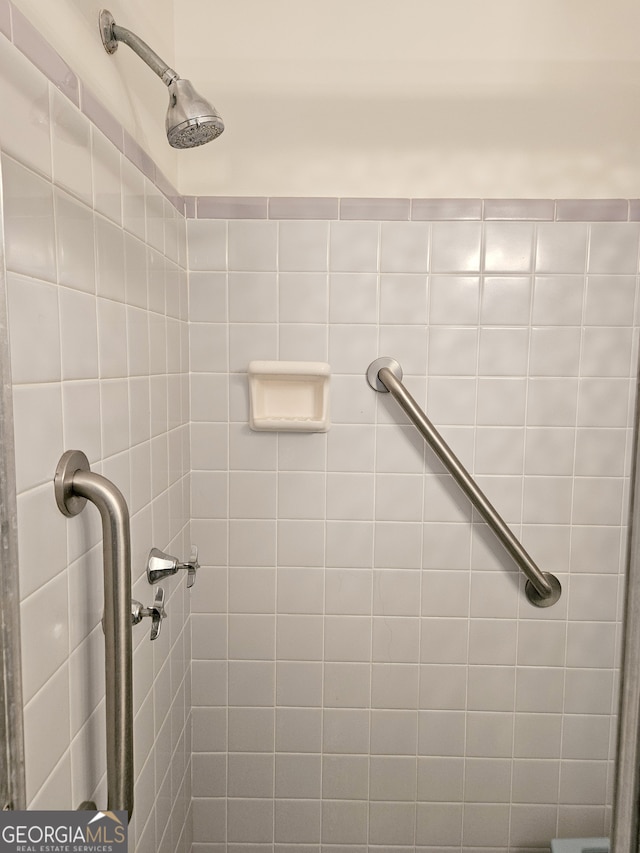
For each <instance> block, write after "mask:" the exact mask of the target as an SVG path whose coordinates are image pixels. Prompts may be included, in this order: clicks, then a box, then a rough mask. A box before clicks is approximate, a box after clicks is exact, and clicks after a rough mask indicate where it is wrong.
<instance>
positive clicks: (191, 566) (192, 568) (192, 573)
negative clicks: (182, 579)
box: [178, 545, 200, 589]
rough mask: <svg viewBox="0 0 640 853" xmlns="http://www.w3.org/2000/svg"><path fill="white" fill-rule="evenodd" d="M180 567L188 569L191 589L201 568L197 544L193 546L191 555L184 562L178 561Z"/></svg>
mask: <svg viewBox="0 0 640 853" xmlns="http://www.w3.org/2000/svg"><path fill="white" fill-rule="evenodd" d="M178 568H179V569H186V570H187V589H190V588H191V587H192V586H193V585H194V583H195V582H196V572H197V571H198V569H199V568H200V563H199V562H198V546H197V545H192V546H191V557H190V558H189V559H188V560H187V561H186V562H184V563H178Z"/></svg>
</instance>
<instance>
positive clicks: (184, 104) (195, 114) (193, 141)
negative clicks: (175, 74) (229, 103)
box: [166, 78, 224, 148]
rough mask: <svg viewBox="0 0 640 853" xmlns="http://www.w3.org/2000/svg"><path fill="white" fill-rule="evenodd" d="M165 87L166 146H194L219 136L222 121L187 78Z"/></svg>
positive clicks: (172, 82) (222, 125)
mask: <svg viewBox="0 0 640 853" xmlns="http://www.w3.org/2000/svg"><path fill="white" fill-rule="evenodd" d="M168 88H169V109H168V110H167V121H166V127H167V139H168V140H169V145H171V146H172V147H173V148H195V147H197V146H198V145H204V144H205V143H206V142H210V141H211V140H212V139H215V138H216V137H217V136H220V134H221V133H222V131H223V130H224V122H223V121H222V119H221V118H220V116H219V115H218V112H217V110H216V109H215V108H214V107H212V106H211V104H210V103H209V102H208V101H205V99H204V98H203V97H201V96H200V95H198V93H197V92H196V90H195V89H194V88H193V86H192V85H191V83H190V82H189V81H188V80H181V79H180V78H178V79H176V80H172V81H171V83H169V87H168Z"/></svg>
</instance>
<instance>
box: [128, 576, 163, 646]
mask: <svg viewBox="0 0 640 853" xmlns="http://www.w3.org/2000/svg"><path fill="white" fill-rule="evenodd" d="M145 616H150V617H151V634H150V639H151V640H157V639H158V636H159V634H160V628H161V627H162V620H163V619H166V618H167V612H166V610H165V609H164V589H163V588H162V587H161V586H159V587H158V589H157V590H156V595H155V598H154V599H153V604H152V605H151V607H145V606H144V605H143V604H140V602H139V601H135V600H133V601H132V602H131V624H132V625H137V624H138V623H139V622H142V620H143V619H144V618H145Z"/></svg>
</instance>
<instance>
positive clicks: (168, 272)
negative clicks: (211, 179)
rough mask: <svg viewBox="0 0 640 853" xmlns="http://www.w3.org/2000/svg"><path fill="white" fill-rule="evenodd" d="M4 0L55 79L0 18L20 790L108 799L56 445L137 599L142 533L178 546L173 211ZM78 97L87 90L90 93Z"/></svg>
mask: <svg viewBox="0 0 640 853" xmlns="http://www.w3.org/2000/svg"><path fill="white" fill-rule="evenodd" d="M7 8H8V7H6V5H5V4H2V5H1V7H0V29H3V30H4V31H5V32H8V33H9V34H10V32H11V30H10V28H9V30H7V28H6V24H7V21H6V20H5V12H6V11H7ZM11 11H12V13H13V20H12V22H13V35H14V39H15V40H16V43H18V42H19V41H20V39H22V42H21V43H23V46H24V43H25V42H26V44H27V45H29V44H31V45H33V44H35V46H36V48H37V56H38V62H39V64H40V65H46V66H47V67H48V71H49V74H48V76H49V77H54V78H55V77H56V76H58V78H59V80H58V81H57V82H59V81H64V85H60V87H57V86H54V85H53V84H52V83H51V82H50V80H49V79H47V77H45V76H44V75H43V74H42V73H41V72H40V71H39V70H37V69H36V68H35V67H34V66H33V65H32V64H31V63H30V62H29V61H28V60H27V59H26V58H25V56H24V55H23V54H22V53H21V52H20V51H19V50H18V49H16V47H14V46H13V45H12V44H11V42H10V41H9V40H7V39H6V38H5V37H4V36H2V35H0V93H1V96H2V103H3V105H4V109H5V110H6V113H5V120H4V121H3V124H2V128H1V129H0V149H1V152H2V192H3V212H4V245H5V260H6V272H7V292H8V307H9V321H10V348H11V361H12V379H13V385H14V397H13V401H14V417H15V444H16V463H17V489H18V536H19V560H20V591H21V597H22V604H21V620H22V656H23V684H24V700H25V707H24V719H25V737H26V784H27V804H28V807H29V808H30V809H75V808H77V807H78V806H79V805H80V803H81V802H82V801H83V800H88V799H94V800H95V801H96V802H97V804H98V807H102V808H105V807H106V805H107V795H106V783H105V771H106V767H105V762H106V759H105V707H104V687H103V685H104V652H103V649H104V641H103V635H102V628H101V624H100V622H101V618H102V602H103V589H102V586H103V584H102V532H101V526H100V521H99V515H98V513H97V510H96V509H95V508H94V507H92V506H91V505H88V506H87V507H86V508H85V510H84V511H83V512H82V513H81V515H79V516H77V517H75V518H72V519H66V518H65V517H63V516H62V514H61V513H60V512H59V511H58V509H57V507H56V503H55V499H54V493H53V475H54V472H55V469H56V465H57V462H58V459H59V458H60V456H61V454H62V453H63V451H64V450H70V449H78V450H82V451H84V452H85V453H86V454H87V456H88V458H89V461H90V463H91V467H92V470H94V471H96V472H98V473H102V474H104V475H105V476H106V477H109V478H110V479H111V480H113V481H114V482H115V484H116V485H117V486H118V487H119V488H120V490H121V491H122V492H123V494H124V495H125V497H126V499H127V502H128V505H129V508H130V511H131V515H132V519H131V532H132V550H133V566H132V576H133V577H132V579H133V594H134V597H135V598H137V599H139V600H140V601H142V603H143V604H146V605H149V604H151V603H152V599H153V595H154V591H155V589H154V588H152V587H151V586H149V585H148V584H147V582H146V578H145V577H144V575H143V573H144V570H145V565H146V556H147V554H148V551H149V549H150V548H151V547H152V546H153V545H155V546H157V547H159V548H162V549H168V550H170V551H173V552H174V553H176V554H177V555H178V556H180V557H182V556H183V555H185V554H188V553H189V429H188V373H187V371H188V336H187V277H186V270H185V266H186V230H185V222H184V217H183V216H182V214H181V213H178V211H177V210H176V209H175V208H174V207H173V206H172V205H171V204H169V202H168V201H167V200H166V198H165V197H164V196H163V195H162V194H161V193H160V192H159V191H158V189H157V188H156V187H155V186H154V185H153V184H152V183H151V181H150V180H149V179H148V178H147V177H145V175H144V174H143V173H142V172H141V171H139V169H138V168H137V167H136V166H134V165H133V163H132V162H130V160H129V159H127V158H125V157H124V156H123V155H122V154H121V153H120V151H119V150H118V149H117V148H116V147H115V146H114V145H113V144H112V142H111V141H110V140H109V139H107V137H106V136H104V135H103V134H102V132H101V131H100V130H98V129H97V127H96V126H95V125H94V124H92V123H91V122H90V121H89V118H88V117H87V116H86V115H84V114H83V113H82V112H80V110H79V109H78V107H77V104H78V102H79V87H78V81H77V80H76V79H75V78H74V75H73V74H72V73H71V72H70V71H69V69H65V68H64V67H63V66H62V65H61V62H60V60H59V57H58V58H56V56H55V55H53V54H52V53H51V52H50V51H49V52H47V49H46V45H44V42H42V40H41V39H40V40H39V39H38V37H37V34H36V33H35V32H34V31H31V30H30V29H29V28H28V27H27V26H26V22H25V21H24V20H23V19H22V18H21V17H20V16H19V14H18V13H17V12H16V10H15V9H12V10H11ZM61 90H62V91H61ZM82 102H83V105H84V106H85V107H86V106H87V105H89V106H91V104H92V103H93V102H92V100H91V98H90V95H89V93H86V92H84V91H82ZM120 134H121V140H122V131H120ZM164 586H165V592H166V597H167V603H166V610H167V612H168V616H169V618H168V619H167V620H166V621H165V623H164V627H163V629H162V632H161V635H160V638H159V639H158V640H157V641H156V642H154V643H151V642H150V640H149V630H150V624H149V623H150V620H148V619H145V620H144V622H143V623H142V624H141V625H139V626H137V627H136V628H134V629H133V637H134V639H133V642H134V678H133V681H134V713H135V732H134V735H135V754H134V762H135V772H136V785H135V798H136V804H135V809H134V817H133V821H132V824H131V827H130V839H131V844H130V849H131V850H134V849H135V850H136V851H139V853H142V851H150V853H151V851H154V853H155V851H171V853H173V851H187V850H189V849H190V845H191V832H190V815H191V813H190V805H191V763H190V761H191V720H190V713H191V697H190V689H191V687H190V661H191V634H190V630H189V607H190V601H189V598H190V595H189V593H188V592H187V591H186V589H185V583H184V579H183V578H177V579H176V578H173V579H170V580H169V581H168V582H166V583H165V584H164Z"/></svg>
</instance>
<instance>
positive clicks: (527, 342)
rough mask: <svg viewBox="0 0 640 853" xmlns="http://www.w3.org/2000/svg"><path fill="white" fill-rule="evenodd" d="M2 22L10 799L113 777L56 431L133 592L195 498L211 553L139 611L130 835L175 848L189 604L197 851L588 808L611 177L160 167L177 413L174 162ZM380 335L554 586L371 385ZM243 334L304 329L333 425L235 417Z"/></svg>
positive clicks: (433, 840) (171, 544) (610, 322)
mask: <svg viewBox="0 0 640 853" xmlns="http://www.w3.org/2000/svg"><path fill="white" fill-rule="evenodd" d="M0 31H2V33H4V34H5V35H7V36H9V38H11V39H13V41H14V43H15V44H16V45H17V46H18V47H19V48H20V51H22V53H26V54H27V55H29V56H30V57H31V60H32V61H33V62H34V63H35V64H36V65H38V67H39V68H41V69H42V70H43V71H44V72H45V74H46V78H45V77H44V76H42V74H41V73H40V71H37V70H36V69H35V68H34V67H33V65H31V63H30V62H29V61H27V60H26V59H25V57H24V56H23V55H22V53H21V52H19V51H17V50H15V49H14V48H13V47H12V46H11V44H9V43H8V42H7V41H5V40H4V39H3V38H2V36H0V41H1V44H0V85H1V87H2V94H3V103H4V105H5V110H6V115H7V122H6V123H5V125H4V126H3V129H2V130H1V131H0V148H1V150H2V169H3V192H4V215H5V237H6V247H7V251H6V265H7V269H8V279H9V281H8V289H9V303H10V306H9V307H10V313H11V349H12V363H13V371H14V373H13V378H14V383H15V418H16V445H17V461H18V489H19V527H20V561H21V589H22V594H23V598H24V602H23V608H22V617H23V656H24V681H25V698H26V700H27V702H26V708H25V722H26V733H27V786H28V795H29V805H30V807H31V808H37V807H38V808H72V807H74V806H75V805H77V804H78V803H79V802H80V800H82V799H85V798H87V797H89V796H92V795H95V797H96V798H97V800H98V803H99V804H102V803H103V802H104V801H105V792H104V757H103V730H104V706H103V702H102V697H101V692H100V687H99V683H100V679H99V676H98V673H99V672H100V670H101V667H102V660H101V636H100V627H99V620H100V616H101V613H100V609H101V591H100V556H101V555H100V550H101V547H100V532H99V529H98V527H99V525H98V524H97V518H96V515H95V512H93V513H92V510H91V508H89V509H88V510H85V513H83V515H82V516H81V517H79V518H77V519H73V520H70V521H68V520H65V519H64V518H63V517H62V516H61V515H60V514H59V513H58V511H57V509H55V505H54V502H53V495H52V489H51V483H50V481H51V477H52V474H53V471H54V469H55V464H56V462H57V460H58V458H59V455H60V454H61V453H62V451H63V450H64V449H67V448H69V447H71V446H77V447H80V449H84V450H85V451H86V452H87V454H88V455H89V457H90V460H91V462H92V467H93V468H94V470H98V471H102V472H103V473H104V474H106V475H107V476H109V477H111V478H112V479H113V480H115V482H116V483H117V484H118V485H119V486H120V488H121V489H122V491H123V492H124V493H125V495H126V497H127V499H128V501H129V504H130V506H131V509H132V512H133V538H134V578H135V580H136V585H135V589H134V595H135V596H136V597H137V598H139V599H141V600H143V601H145V603H146V602H147V600H148V599H149V600H150V597H151V595H152V592H153V591H152V590H151V588H150V587H148V586H147V584H146V582H145V581H143V580H142V578H141V576H142V571H143V567H144V560H145V557H146V553H147V550H148V548H149V546H150V545H151V544H154V545H156V546H159V547H161V548H165V547H166V548H168V549H172V550H173V551H174V552H177V553H179V554H184V553H186V552H187V551H188V544H189V538H190V537H189V527H188V521H189V518H190V516H192V518H193V520H192V523H191V526H192V528H193V530H192V538H193V540H194V541H195V542H197V543H198V544H199V545H200V548H201V559H202V562H203V563H205V564H206V568H205V569H203V571H202V572H201V573H200V574H199V576H198V581H197V586H196V588H195V589H194V591H192V593H191V594H190V595H189V596H187V595H186V593H185V588H184V582H183V581H182V580H180V581H177V582H175V581H174V582H171V581H170V582H169V583H168V584H167V586H168V592H169V601H168V605H167V609H168V611H169V621H168V623H165V627H164V629H163V633H162V634H161V638H160V640H159V641H158V642H157V643H155V644H154V645H153V646H151V645H150V644H149V642H148V641H147V633H148V631H147V629H146V626H144V625H143V626H138V628H136V629H135V634H134V638H135V639H134V642H135V648H136V650H135V662H134V673H135V675H134V682H135V690H136V744H137V746H136V756H135V758H136V770H137V776H138V778H137V785H136V796H137V803H136V810H135V816H134V823H133V827H132V833H131V837H132V839H133V843H132V847H134V846H135V849H136V850H139V851H146V850H150V851H151V850H154V851H155V850H161V851H165V850H166V851H173V850H176V849H178V850H183V849H188V848H189V846H190V841H191V831H190V824H189V807H190V802H191V785H192V774H191V766H190V756H191V722H190V718H189V715H190V712H191V704H192V703H191V697H190V692H191V684H190V674H189V662H190V660H191V658H192V653H191V632H190V631H189V627H188V625H189V623H188V621H187V620H188V615H189V608H190V606H191V609H192V611H195V614H194V615H193V616H192V623H191V627H192V632H193V646H194V648H193V661H194V662H193V674H194V676H195V677H194V690H193V705H194V710H193V738H194V743H193V749H194V760H193V792H194V796H195V800H194V812H195V842H196V843H195V848H194V849H195V851H196V853H213V851H216V853H218V851H220V853H221V851H222V849H223V848H225V846H228V848H229V850H235V851H237V853H257V851H267V850H273V849H274V848H275V849H276V850H278V851H284V850H285V849H287V850H296V851H302V853H304V851H317V850H318V849H319V848H320V847H322V849H323V850H324V849H326V850H327V851H328V850H331V851H334V853H342V851H345V853H346V851H347V850H348V851H350V853H361V852H362V851H364V850H365V849H366V848H367V846H371V847H373V848H376V849H378V850H380V851H383V850H384V851H391V850H396V849H397V850H400V849H404V850H406V849H407V848H413V847H414V846H416V847H418V848H421V849H426V848H429V849H430V850H432V851H435V850H442V849H444V848H451V847H455V848H460V847H461V846H462V847H463V848H464V849H470V848H476V847H481V848H483V849H485V850H491V851H493V850H500V851H502V850H505V849H506V848H507V847H509V846H510V847H511V848H512V849H519V850H523V849H533V848H539V847H546V846H547V845H548V841H549V839H550V838H552V837H554V836H556V835H579V836H583V835H601V834H603V833H604V832H605V831H606V830H607V827H608V820H609V811H608V806H609V804H610V801H611V783H612V756H613V753H614V739H615V738H614V735H615V733H614V720H613V716H612V711H613V710H614V709H615V670H614V665H615V662H616V660H617V656H618V654H619V623H618V618H619V613H620V603H621V602H620V599H621V593H622V588H621V583H620V580H621V577H620V570H621V565H622V563H621V557H622V553H623V550H624V542H623V521H624V518H625V505H626V501H627V495H626V480H625V474H626V472H627V470H628V466H629V459H630V423H631V409H632V404H633V399H632V395H633V381H632V377H633V376H634V374H635V360H636V355H635V346H636V343H635V341H636V338H635V331H636V322H637V321H636V318H637V310H638V308H637V305H636V290H637V274H638V231H639V227H640V226H639V225H638V223H637V220H638V219H639V218H640V217H639V213H640V209H639V206H638V204H637V203H635V202H632V203H630V204H627V203H626V202H619V201H613V202H606V201H605V202H598V203H592V204H586V205H585V204H582V203H579V202H578V203H574V202H559V203H555V204H554V203H553V202H547V201H528V202H527V201H525V202H522V203H519V202H509V203H506V204H505V203H500V202H495V201H487V202H484V203H481V202H478V201H474V200H471V201H448V202H447V201H435V202H433V201H424V200H422V201H414V202H413V203H409V202H408V201H406V200H397V201H394V200H383V201H377V202H376V201H372V200H343V201H342V202H341V203H339V202H338V201H337V200H335V199H311V200H297V201H291V200H282V199H272V200H271V201H270V202H267V200H264V199H262V200H260V199H257V200H256V199H227V200H218V199H216V200H211V199H187V200H186V210H187V215H188V216H191V217H195V216H198V217H199V218H192V219H191V221H190V222H189V267H190V269H191V272H190V292H189V309H188V310H189V312H190V320H191V342H190V345H191V349H190V358H191V383H190V384H191V394H192V397H191V420H192V424H191V442H189V441H188V435H187V429H186V425H187V422H188V414H189V413H188V404H187V400H188V388H187V384H188V379H187V370H188V361H187V357H188V353H187V334H186V332H187V328H186V321H187V319H188V316H187V290H186V274H185V267H186V244H185V232H184V221H183V219H182V216H181V213H177V212H176V210H175V209H174V207H172V206H171V205H170V204H169V203H168V202H167V200H166V197H173V196H176V195H177V194H176V193H175V191H172V190H171V188H170V187H167V186H166V184H165V182H164V181H163V179H162V176H161V175H160V174H157V173H156V170H155V167H154V165H153V163H151V162H150V161H149V159H148V158H146V157H145V156H144V154H143V153H142V152H141V151H140V150H139V149H138V148H137V147H136V146H135V143H133V142H132V140H131V139H130V138H128V137H127V135H126V133H123V131H122V128H120V127H118V126H117V125H116V124H115V123H114V122H113V120H112V119H111V118H110V117H109V116H108V115H106V114H105V112H104V110H103V109H102V108H101V107H100V104H99V102H97V101H96V100H95V99H94V98H93V97H92V95H91V93H90V92H88V91H87V90H86V89H85V88H84V86H83V85H82V81H78V80H77V78H76V77H75V75H74V74H73V72H72V71H71V70H70V69H68V68H67V67H66V66H65V65H64V63H62V62H61V60H60V59H59V57H56V56H55V55H53V54H52V52H51V51H50V49H48V47H47V45H46V43H45V42H44V41H43V39H42V37H41V36H39V35H38V34H37V33H36V32H35V31H33V30H32V29H31V28H30V27H29V25H28V24H27V22H26V21H25V20H24V19H23V18H22V16H21V15H20V14H19V13H18V12H17V11H16V10H15V9H14V8H13V7H12V6H11V4H9V3H8V2H6V0H0ZM47 79H48V80H49V81H50V82H47ZM78 107H80V108H81V110H82V112H79V110H78ZM89 119H91V123H90V121H89ZM98 128H100V129H98ZM102 131H104V133H105V134H106V136H105V135H103V133H102ZM112 143H114V144H115V147H114V145H112ZM123 153H124V155H126V156H123ZM134 163H135V164H136V165H134ZM158 185H159V186H160V187H161V188H162V189H163V191H164V197H163V195H161V194H160V192H159V191H158V189H157V186H158ZM174 201H175V202H176V204H177V206H178V209H179V210H182V201H181V200H180V199H179V198H176V199H174ZM208 217H212V218H208ZM215 217H222V218H215ZM602 220H606V221H602ZM628 220H632V221H628ZM377 355H390V356H393V357H395V358H397V359H398V360H399V361H400V362H401V364H402V366H403V369H404V372H405V381H406V384H407V386H408V387H409V389H410V390H411V391H412V393H413V394H414V395H415V396H416V398H417V399H418V401H419V402H420V404H421V405H422V406H424V407H425V408H426V410H427V412H428V414H429V416H430V417H431V418H432V420H433V421H434V422H435V423H436V424H437V425H438V426H439V427H441V428H442V430H443V432H444V434H445V436H446V438H447V440H448V441H449V442H450V443H451V445H452V447H453V448H454V449H455V451H456V453H457V454H458V455H459V456H460V457H461V458H462V459H463V461H464V462H465V463H466V464H467V465H468V467H469V468H470V469H471V470H472V471H473V472H474V473H475V475H476V477H477V479H478V480H479V481H480V483H481V485H482V486H483V487H484V488H485V490H486V492H487V494H488V495H489V497H490V499H491V500H492V501H493V502H494V503H495V504H496V505H497V507H498V508H499V509H500V511H501V512H502V513H503V514H504V516H505V517H506V519H507V521H508V522H509V523H510V524H512V525H513V527H514V529H515V531H516V532H517V533H519V534H521V535H522V537H523V540H524V542H525V544H526V546H527V547H528V548H529V549H530V551H531V553H532V555H533V557H534V558H535V559H536V560H537V562H538V563H539V564H540V565H541V567H542V568H543V569H547V570H550V571H553V572H555V573H556V574H557V575H558V576H559V577H560V579H561V581H562V583H563V588H564V595H563V598H562V600H561V602H560V603H559V604H558V605H556V606H555V607H554V608H552V609H550V610H536V609H534V608H532V607H531V606H530V605H529V604H528V603H527V601H526V599H525V598H524V596H523V594H522V579H521V578H519V577H518V576H517V573H516V571H515V569H514V567H513V565H512V564H511V563H510V561H509V560H508V559H507V558H506V557H505V556H504V555H503V554H502V552H501V551H500V549H499V547H498V546H497V545H496V544H495V543H494V541H493V540H492V538H491V536H490V535H488V533H487V531H486V529H485V528H484V526H483V525H482V524H481V523H479V521H478V519H477V518H476V517H475V516H474V515H473V514H472V513H471V512H470V509H469V506H468V504H467V503H466V501H465V500H464V499H462V498H461V497H460V495H459V493H458V492H457V490H456V488H455V487H454V486H453V485H452V484H451V482H450V480H449V478H448V476H447V475H446V474H444V472H443V471H442V469H441V468H440V467H439V466H438V464H437V462H436V461H435V460H434V458H433V456H432V455H431V454H430V452H428V451H426V450H425V449H424V447H423V445H422V442H421V440H420V439H419V438H418V436H417V434H416V432H415V430H414V428H413V427H412V426H410V425H409V424H408V423H407V422H406V420H405V419H404V418H403V416H402V415H401V414H400V413H399V411H398V410H397V408H396V407H395V406H394V405H393V402H392V401H390V400H389V399H388V397H386V396H382V395H379V394H376V393H375V392H374V391H372V390H371V389H370V388H369V386H368V385H367V384H366V382H365V379H364V374H365V372H366V369H367V367H368V365H369V363H370V361H372V360H373V359H374V358H375V357H376V356H377ZM252 358H258V359H271V358H281V359H294V360H309V359H313V360H316V359H319V360H325V359H326V360H328V361H329V362H330V364H331V368H332V372H333V378H332V390H331V397H332V410H333V425H332V428H331V431H330V432H329V433H328V434H327V435H291V434H289V435H284V434H282V435H275V434H274V435H269V434H264V433H262V434H260V433H252V432H250V430H249V429H248V427H247V419H248V409H247V390H246V377H245V371H246V367H247V364H248V362H249V360H250V359H252ZM189 448H191V461H190V458H189V453H190V449H189ZM191 467H192V468H193V475H192V485H191V489H190V488H189V471H190V468H191ZM189 495H191V498H192V502H193V509H192V512H191V513H190V511H189ZM51 731H55V732H56V733H59V734H60V738H59V739H57V738H52V737H50V736H49V733H50V732H51Z"/></svg>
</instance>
